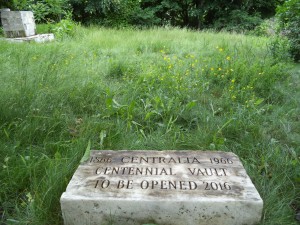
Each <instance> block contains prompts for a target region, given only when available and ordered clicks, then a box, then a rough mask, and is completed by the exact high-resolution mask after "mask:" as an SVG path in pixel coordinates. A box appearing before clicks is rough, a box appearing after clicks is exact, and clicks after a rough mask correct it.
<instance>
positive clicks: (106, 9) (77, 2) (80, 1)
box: [70, 0, 139, 27]
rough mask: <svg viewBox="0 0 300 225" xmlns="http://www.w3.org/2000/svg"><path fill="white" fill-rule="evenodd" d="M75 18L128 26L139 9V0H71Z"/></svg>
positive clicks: (83, 20) (90, 21) (86, 21)
mask: <svg viewBox="0 0 300 225" xmlns="http://www.w3.org/2000/svg"><path fill="white" fill-rule="evenodd" d="M70 3H71V5H72V8H73V14H74V18H75V19H76V20H79V21H82V22H83V23H98V24H103V25H109V26H120V27H121V26H126V25H128V24H130V21H131V18H132V16H133V15H135V13H136V11H138V10H139V0H123V1H118V0H100V1H99V0H89V1H85V0H70Z"/></svg>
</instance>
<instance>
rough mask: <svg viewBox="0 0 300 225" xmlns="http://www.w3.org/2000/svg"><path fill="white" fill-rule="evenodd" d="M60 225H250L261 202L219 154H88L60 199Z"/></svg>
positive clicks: (228, 156)
mask: <svg viewBox="0 0 300 225" xmlns="http://www.w3.org/2000/svg"><path fill="white" fill-rule="evenodd" d="M60 201H61V209H62V214H63V218H64V223H65V225H84V224H86V225H101V224H107V223H108V222H113V224H115V225H142V224H147V223H148V224H149V223H154V224H158V225H183V224H185V225H221V224H222V225H253V224H256V223H258V222H259V221H260V219H261V215H262V209H263V201H262V199H261V197H260V195H259V193H258V192H257V190H256V189H255V187H254V185H253V183H252V182H251V180H250V178H249V176H248V175H247V173H246V171H245V169H244V168H243V165H242V163H241V162H240V160H239V158H238V157H237V156H236V155H235V154H233V153H230V152H220V151H189V150H186V151H149V150H143V151H141V150H135V151H124V150H122V151H111V150H105V151H95V150H94V151H91V155H90V158H89V159H88V160H87V161H86V162H84V163H82V164H81V165H80V166H79V167H78V169H77V170H76V172H75V173H74V175H73V177H72V179H71V181H70V183H69V185H68V186H67V189H66V192H64V193H63V194H62V196H61V200H60Z"/></svg>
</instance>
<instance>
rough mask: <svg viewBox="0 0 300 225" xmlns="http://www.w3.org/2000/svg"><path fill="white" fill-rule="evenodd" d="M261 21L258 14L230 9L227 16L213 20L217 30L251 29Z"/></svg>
mask: <svg viewBox="0 0 300 225" xmlns="http://www.w3.org/2000/svg"><path fill="white" fill-rule="evenodd" d="M261 22H262V19H261V17H260V15H259V14H254V15H250V14H249V13H248V12H247V11H243V10H239V9H238V10H232V11H231V12H230V13H229V16H226V17H225V16H224V17H221V18H219V19H218V20H216V22H214V24H213V27H214V28H216V29H217V30H227V31H236V32H243V31H247V30H252V29H254V28H255V27H256V26H258V25H259V24H260V23H261Z"/></svg>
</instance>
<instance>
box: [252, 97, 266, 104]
mask: <svg viewBox="0 0 300 225" xmlns="http://www.w3.org/2000/svg"><path fill="white" fill-rule="evenodd" d="M263 101H264V99H263V98H259V99H257V100H256V101H255V103H254V104H255V105H260V104H261V103H263Z"/></svg>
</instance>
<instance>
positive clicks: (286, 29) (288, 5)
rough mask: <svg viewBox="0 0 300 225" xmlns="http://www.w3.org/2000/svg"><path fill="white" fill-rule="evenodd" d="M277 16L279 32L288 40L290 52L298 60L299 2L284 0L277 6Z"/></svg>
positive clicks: (299, 53) (299, 56) (299, 58)
mask: <svg viewBox="0 0 300 225" xmlns="http://www.w3.org/2000/svg"><path fill="white" fill-rule="evenodd" d="M277 16H278V18H279V19H280V22H281V24H280V25H281V33H282V34H283V35H284V36H286V37H287V38H288V40H289V42H290V53H291V55H292V57H293V58H294V59H295V60H296V61H300V35H299V34H300V2H299V1H298V0H289V1H286V2H285V3H284V4H283V5H282V6H279V7H278V8H277Z"/></svg>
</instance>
